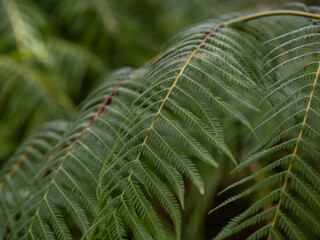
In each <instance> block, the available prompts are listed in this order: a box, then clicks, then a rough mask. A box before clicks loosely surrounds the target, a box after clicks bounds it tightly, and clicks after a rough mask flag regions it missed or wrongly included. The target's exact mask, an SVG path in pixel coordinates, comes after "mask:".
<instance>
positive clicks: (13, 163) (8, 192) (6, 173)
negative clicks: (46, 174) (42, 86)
mask: <svg viewBox="0 0 320 240" xmlns="http://www.w3.org/2000/svg"><path fill="white" fill-rule="evenodd" d="M66 128H67V123H65V122H63V121H54V122H50V123H47V124H44V125H43V126H42V127H41V128H40V129H39V130H38V131H36V133H35V134H33V135H32V136H30V137H29V139H27V140H26V141H25V142H24V143H22V144H21V146H20V148H19V149H18V150H17V152H16V153H15V154H14V155H13V157H12V158H11V159H10V160H9V161H8V162H6V164H5V165H4V166H3V167H2V169H1V173H0V176H1V180H0V194H1V197H0V202H1V204H0V215H1V221H0V238H2V239H4V236H5V235H6V231H7V229H11V228H12V227H13V225H14V222H15V219H12V216H15V217H16V218H18V217H19V216H18V215H16V214H18V213H16V212H15V211H16V207H17V206H18V205H19V204H21V202H22V201H24V200H25V199H26V196H27V195H29V194H30V193H29V192H28V190H27V189H26V188H25V187H26V183H28V182H31V181H32V178H33V177H34V175H36V174H37V168H36V167H35V166H38V165H40V164H42V161H43V159H45V158H48V157H49V153H50V151H51V150H52V149H53V148H54V146H55V145H56V144H57V143H58V142H59V140H60V139H61V138H62V135H63V133H64V131H65V130H66Z"/></svg>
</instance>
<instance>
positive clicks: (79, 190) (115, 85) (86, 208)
mask: <svg viewBox="0 0 320 240" xmlns="http://www.w3.org/2000/svg"><path fill="white" fill-rule="evenodd" d="M141 72H143V70H139V71H137V72H135V73H132V70H130V69H123V70H120V71H117V72H115V73H113V74H111V75H109V76H107V77H105V78H103V79H102V81H101V82H100V84H99V86H97V88H96V89H95V90H94V91H92V93H91V94H90V96H88V98H87V100H86V101H85V102H84V104H83V105H82V106H81V107H80V109H79V114H78V115H77V116H76V117H75V119H74V120H73V122H72V124H70V127H68V128H67V130H66V131H65V134H64V135H63V138H62V139H61V140H60V141H59V142H58V144H57V145H56V147H55V148H53V149H52V150H51V151H50V153H49V154H48V155H47V156H45V157H42V161H41V162H40V163H39V164H37V165H35V166H34V169H36V173H34V174H33V175H31V176H32V178H31V180H30V179H29V180H28V181H25V182H24V184H25V186H24V188H23V190H24V193H25V196H24V199H25V201H21V202H19V203H18V204H16V206H15V208H14V213H13V214H11V215H9V216H6V219H5V220H4V221H5V223H6V226H7V227H8V230H9V233H8V235H7V238H8V239H16V238H21V237H23V238H28V239H43V238H44V239H52V238H58V239H70V238H78V237H79V236H81V235H82V234H83V233H84V232H86V231H87V229H88V227H89V225H90V222H91V221H92V218H93V217H95V216H96V214H97V201H96V196H95V188H96V186H97V183H98V176H99V172H100V169H101V167H102V165H103V161H104V159H105V158H106V157H107V154H108V153H109V151H110V149H111V148H112V147H113V144H114V140H115V139H116V138H117V134H118V133H117V131H118V129H119V127H120V124H121V123H122V122H123V121H124V120H125V119H126V118H127V115H126V111H127V108H128V106H129V105H130V103H131V102H130V101H132V99H133V98H135V97H136V96H137V95H136V90H134V89H136V88H139V87H140V86H139V84H138V82H137V81H131V79H135V78H136V77H137V76H139V74H141ZM138 79H140V78H138ZM123 86H125V87H123ZM130 99H131V100H130ZM110 103H112V104H110ZM30 174H31V173H30ZM13 190H14V189H13ZM13 193H15V192H13ZM12 204H13V205H14V203H12ZM61 209H65V210H66V212H68V214H69V215H70V218H71V219H70V220H68V221H69V222H68V224H67V223H66V219H64V218H65V217H66V216H65V215H63V213H62V211H61ZM17 216H18V217H17ZM9 223H10V225H9ZM71 229H72V230H71ZM75 229H78V230H75Z"/></svg>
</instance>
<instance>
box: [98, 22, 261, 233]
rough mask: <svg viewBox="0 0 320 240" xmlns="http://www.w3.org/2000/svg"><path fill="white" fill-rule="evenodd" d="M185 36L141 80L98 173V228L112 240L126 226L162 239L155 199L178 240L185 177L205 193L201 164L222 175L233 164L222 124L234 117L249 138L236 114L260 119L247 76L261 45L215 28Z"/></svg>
mask: <svg viewBox="0 0 320 240" xmlns="http://www.w3.org/2000/svg"><path fill="white" fill-rule="evenodd" d="M247 28H248V29H249V28H250V26H247ZM252 31H254V29H252ZM181 36H182V38H181V39H177V40H176V41H175V42H176V44H174V45H173V46H172V47H171V48H169V50H168V51H166V52H165V53H164V54H163V55H162V56H160V57H159V58H158V59H157V60H156V61H155V62H154V63H153V65H152V66H151V67H150V70H149V71H148V72H147V73H146V75H145V76H144V85H145V88H144V89H143V91H142V93H141V94H140V96H139V97H138V98H137V99H136V100H135V102H134V105H133V107H132V110H131V116H130V119H129V120H128V121H127V122H126V123H125V124H124V126H123V128H122V130H121V131H122V133H121V135H120V137H119V139H118V141H117V143H116V145H115V147H114V149H113V151H112V152H111V154H110V156H109V157H108V159H107V160H106V162H105V165H104V167H103V169H102V171H101V176H100V184H99V186H98V194H99V205H100V208H101V210H100V216H99V217H98V218H97V219H96V222H95V225H97V226H99V228H98V229H99V231H97V232H98V233H99V234H101V231H102V232H104V236H109V238H110V239H118V238H122V237H124V236H126V234H127V233H126V231H125V228H124V227H123V225H125V226H128V227H129V228H130V229H131V231H132V232H133V235H134V237H135V238H137V239H144V238H156V239H163V238H164V236H165V235H164V232H165V231H164V229H163V227H162V224H161V222H160V221H159V217H158V215H157V213H156V209H155V207H154V206H152V203H151V199H157V200H158V201H159V204H160V205H161V206H162V208H163V209H164V210H165V211H166V213H167V214H168V215H169V216H170V218H171V219H172V222H173V225H174V228H175V231H176V235H177V238H180V233H181V232H180V231H181V216H180V215H181V213H180V207H179V204H178V203H180V204H181V206H182V208H183V206H184V181H183V176H185V177H186V178H188V179H189V180H190V181H191V182H192V183H193V184H195V185H196V187H197V188H198V189H199V191H200V193H204V186H203V183H202V180H201V177H200V174H199V173H198V171H197V167H196V165H197V162H198V161H203V162H205V163H207V164H208V165H210V166H212V167H217V166H218V164H217V161H216V158H218V157H219V155H220V154H221V153H222V154H225V155H227V156H228V157H229V158H230V159H231V160H232V161H234V162H235V159H234V157H233V155H232V153H231V151H230V149H229V147H228V146H227V144H226V143H225V140H224V137H223V129H222V125H221V122H220V120H219V118H220V119H223V117H226V116H227V117H230V118H232V119H234V120H235V121H239V122H240V123H242V124H243V125H245V126H246V127H247V128H248V129H249V131H250V130H252V128H251V125H250V123H249V121H248V119H247V118H246V117H245V116H244V115H243V114H242V113H241V112H240V111H239V110H238V109H247V111H249V112H251V113H252V112H256V111H258V110H257V108H256V106H255V105H254V104H253V103H252V102H251V101H250V100H246V99H245V98H244V97H243V96H245V95H246V94H248V95H250V96H251V98H254V97H255V98H256V99H259V98H262V97H261V95H260V92H261V89H259V87H258V86H257V84H256V82H257V81H258V79H259V77H258V76H257V75H255V74H254V72H253V73H252V74H250V75H249V74H248V71H247V68H246V66H250V68H251V69H254V68H257V67H258V66H257V65H256V64H255V61H254V58H253V57H252V56H251V55H250V50H251V48H253V49H258V46H256V43H257V41H256V42H255V41H252V40H253V39H256V38H255V37H253V38H251V36H247V34H246V33H245V31H243V32H242V31H239V30H238V29H237V28H232V27H227V26H226V27H224V28H221V25H220V24H219V23H217V22H211V23H205V24H202V25H199V26H197V27H195V28H192V29H191V30H190V32H185V33H184V34H182V35H181ZM243 38H246V39H247V40H246V41H241V40H240V39H243ZM237 41H239V42H241V43H243V44H242V45H240V44H236V43H237ZM248 49H250V50H248ZM239 56H240V57H239ZM99 223H101V224H100V225H99Z"/></svg>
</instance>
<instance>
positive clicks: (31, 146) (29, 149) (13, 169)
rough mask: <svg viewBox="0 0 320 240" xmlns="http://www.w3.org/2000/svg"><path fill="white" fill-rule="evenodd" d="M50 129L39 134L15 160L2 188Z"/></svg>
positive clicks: (0, 184)
mask: <svg viewBox="0 0 320 240" xmlns="http://www.w3.org/2000/svg"><path fill="white" fill-rule="evenodd" d="M48 131H49V129H47V130H45V131H44V132H43V134H42V135H40V136H38V137H37V138H36V139H34V141H33V142H32V143H31V144H30V145H29V146H28V147H27V149H26V150H25V151H24V153H23V154H22V155H21V156H20V157H19V159H18V161H17V162H15V164H14V165H13V167H12V168H11V170H10V171H9V172H8V173H7V174H6V176H5V179H4V180H3V181H2V182H1V183H0V190H1V189H2V188H3V187H4V186H5V185H6V182H7V181H8V179H10V178H11V177H12V175H13V174H14V173H15V172H16V171H17V170H18V168H19V167H20V166H21V164H22V163H23V161H24V160H25V159H26V158H27V156H28V155H29V154H30V152H31V151H32V149H33V148H34V147H35V146H36V145H37V143H38V142H39V141H40V140H41V139H42V138H44V137H45V136H46V135H47V133H48Z"/></svg>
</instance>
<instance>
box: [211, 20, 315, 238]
mask: <svg viewBox="0 0 320 240" xmlns="http://www.w3.org/2000/svg"><path fill="white" fill-rule="evenodd" d="M319 30H320V25H319V23H318V21H315V22H312V23H310V24H306V25H305V26H302V27H301V28H298V29H296V30H293V31H290V32H288V33H286V34H283V35H281V36H278V37H276V38H273V39H271V40H269V41H267V42H266V44H270V45H273V46H274V48H273V50H272V51H270V52H269V53H268V54H267V55H266V56H265V58H264V62H263V68H264V69H266V71H265V72H266V73H265V75H264V77H263V78H262V79H261V81H264V82H265V84H266V85H267V86H268V89H267V94H266V96H265V97H264V99H263V101H262V103H261V104H262V105H263V104H264V102H268V105H269V104H270V105H271V107H270V109H269V110H268V111H267V112H266V113H265V114H264V115H263V116H262V117H261V121H260V124H259V125H258V126H257V127H256V131H257V133H258V132H260V133H261V141H260V144H258V146H257V147H256V148H255V150H254V151H252V154H250V156H249V157H248V158H247V159H246V160H245V161H243V162H242V163H241V164H240V165H239V167H238V168H237V170H241V169H244V168H245V167H247V166H249V165H250V164H254V163H255V164H258V166H260V167H259V168H260V169H259V170H258V171H257V172H254V173H252V174H251V175H250V176H248V177H246V178H244V179H241V180H239V181H238V182H236V183H234V184H233V185H231V186H230V187H229V188H228V189H230V188H233V187H236V186H239V185H241V184H249V183H250V182H252V181H253V182H255V184H254V185H252V184H249V186H248V187H247V188H246V189H245V190H244V191H243V192H242V193H240V194H238V195H236V196H234V197H232V198H230V199H229V200H227V201H226V202H225V203H223V204H222V206H223V205H225V204H227V203H229V202H233V201H235V200H237V199H239V198H242V197H247V196H248V195H249V194H258V195H259V196H261V195H262V196H261V197H260V198H259V200H258V201H256V202H254V203H252V205H251V206H250V207H249V208H248V209H247V210H246V211H244V212H243V213H241V214H240V215H238V216H237V217H236V218H234V219H233V220H232V221H231V222H230V223H229V224H228V225H227V226H226V227H225V228H224V229H223V230H222V231H221V233H220V234H219V235H218V236H217V237H216V238H215V239H225V238H227V237H229V236H232V235H234V234H236V233H238V232H240V231H241V230H243V229H246V228H248V227H254V229H255V231H254V232H253V233H252V234H251V235H250V236H249V237H248V239H265V238H267V239H299V240H300V239H318V238H319V237H320V208H319V207H320V175H319V159H320V152H319V150H320V149H319V140H320V138H319V137H320V133H319V129H318V126H319V123H320V118H319V116H320V115H319V114H320V111H319V100H320V98H319V97H320V95H319V86H320V85H319V73H320V61H319V60H320V51H319V50H320V41H319ZM271 73H276V74H275V75H274V76H276V79H273V81H270V79H269V78H268V80H266V79H267V78H266V77H267V76H268V75H270V74H271ZM267 129H272V131H271V132H269V133H267V132H266V130H267ZM256 179H260V181H259V182H256Z"/></svg>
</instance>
